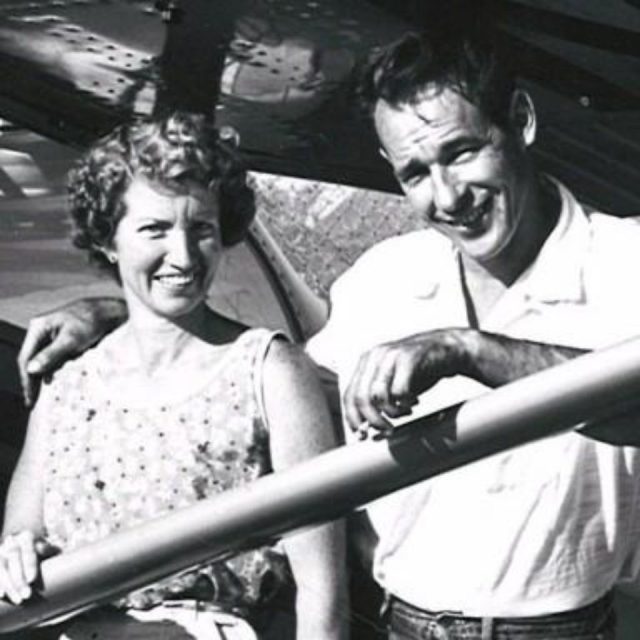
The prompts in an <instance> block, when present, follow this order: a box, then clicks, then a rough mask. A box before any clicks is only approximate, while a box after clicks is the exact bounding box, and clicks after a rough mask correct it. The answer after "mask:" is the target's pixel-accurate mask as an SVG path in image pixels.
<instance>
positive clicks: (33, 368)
mask: <svg viewBox="0 0 640 640" xmlns="http://www.w3.org/2000/svg"><path fill="white" fill-rule="evenodd" d="M52 338H53V332H52V330H51V327H50V326H49V324H48V323H46V322H44V321H43V320H42V319H40V318H36V319H34V320H32V321H31V322H30V323H29V328H28V330H27V335H26V336H25V338H24V341H23V342H22V346H21V348H20V353H19V354H18V370H19V373H20V383H21V385H22V392H23V395H24V399H25V404H26V405H27V406H31V405H32V404H33V402H34V400H35V395H36V391H37V382H36V380H35V378H34V376H38V375H41V373H42V368H41V367H42V365H41V363H40V362H38V361H37V360H34V356H35V354H36V353H37V352H38V350H39V349H41V348H42V346H43V345H45V344H46V343H47V342H49V341H50V340H51V339H52Z"/></svg>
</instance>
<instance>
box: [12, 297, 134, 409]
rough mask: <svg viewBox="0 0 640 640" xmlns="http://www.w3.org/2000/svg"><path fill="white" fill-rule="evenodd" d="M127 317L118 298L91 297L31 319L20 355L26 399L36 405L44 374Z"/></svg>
mask: <svg viewBox="0 0 640 640" xmlns="http://www.w3.org/2000/svg"><path fill="white" fill-rule="evenodd" d="M126 317H127V311H126V306H125V304H124V302H123V301H122V300H118V299H117V298H88V299H85V300H78V301H77V302H72V303H71V304H69V305H67V306H65V307H62V308H60V309H57V310H54V311H52V312H50V313H48V314H46V315H42V316H38V317H36V318H34V319H33V320H31V322H30V323H29V328H28V330H27V335H26V337H25V339H24V342H23V343H22V348H21V349H20V354H19V355H18V367H19V370H20V380H21V382H22V392H23V394H24V401H25V404H26V405H27V406H28V407H31V406H33V404H34V402H35V400H36V398H37V394H38V388H39V382H40V379H41V377H42V376H44V375H46V374H48V373H51V372H52V371H54V370H55V369H56V368H57V367H59V366H60V365H61V364H62V363H63V362H64V361H65V360H69V359H70V358H73V357H75V356H77V355H79V354H81V353H82V352H83V351H85V350H86V349H88V348H89V347H90V346H91V345H92V344H94V343H96V342H97V341H98V340H100V338H102V336H104V335H105V334H106V333H108V332H109V331H111V330H112V329H113V328H114V327H116V326H117V325H119V324H120V323H122V322H123V321H124V320H125V319H126Z"/></svg>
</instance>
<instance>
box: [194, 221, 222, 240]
mask: <svg viewBox="0 0 640 640" xmlns="http://www.w3.org/2000/svg"><path fill="white" fill-rule="evenodd" d="M216 229H217V227H216V226H215V225H214V224H212V223H210V222H195V223H194V224H193V225H192V230H193V231H194V232H195V233H196V234H197V235H198V236H201V237H208V236H213V235H215V234H216Z"/></svg>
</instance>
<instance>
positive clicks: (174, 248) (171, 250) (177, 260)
mask: <svg viewBox="0 0 640 640" xmlns="http://www.w3.org/2000/svg"><path fill="white" fill-rule="evenodd" d="M167 249H168V250H167V258H168V260H169V262H171V264H172V265H174V266H176V267H180V268H182V269H188V268H191V267H193V266H194V264H195V262H196V250H195V243H194V242H193V240H192V238H191V237H190V235H189V233H188V232H187V231H185V230H182V229H174V230H173V231H172V232H171V234H170V235H169V237H168V247H167Z"/></svg>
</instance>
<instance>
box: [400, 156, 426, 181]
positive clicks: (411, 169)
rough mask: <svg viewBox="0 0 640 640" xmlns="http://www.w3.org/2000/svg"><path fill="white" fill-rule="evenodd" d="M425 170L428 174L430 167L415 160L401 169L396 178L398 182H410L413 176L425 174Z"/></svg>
mask: <svg viewBox="0 0 640 640" xmlns="http://www.w3.org/2000/svg"><path fill="white" fill-rule="evenodd" d="M425 170H426V171H427V172H428V171H429V167H428V166H426V165H425V163H424V162H420V161H419V160H416V159H415V158H413V159H411V160H409V162H407V164H405V165H404V166H402V167H400V168H399V169H398V171H396V176H397V177H398V180H400V181H401V182H402V181H404V180H408V179H409V178H412V177H413V176H415V175H417V174H419V173H424V172H425Z"/></svg>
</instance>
